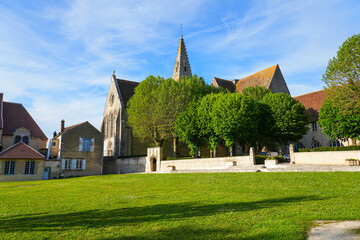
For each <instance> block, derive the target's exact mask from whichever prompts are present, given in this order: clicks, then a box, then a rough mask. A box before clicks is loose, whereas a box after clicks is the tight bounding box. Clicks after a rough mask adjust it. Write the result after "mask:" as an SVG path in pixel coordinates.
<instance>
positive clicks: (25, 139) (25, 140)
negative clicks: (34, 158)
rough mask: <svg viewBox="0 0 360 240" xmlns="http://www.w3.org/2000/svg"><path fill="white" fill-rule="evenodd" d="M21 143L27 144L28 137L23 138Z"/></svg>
mask: <svg viewBox="0 0 360 240" xmlns="http://www.w3.org/2000/svg"><path fill="white" fill-rule="evenodd" d="M22 141H23V143H25V144H29V137H28V136H23V138H22Z"/></svg>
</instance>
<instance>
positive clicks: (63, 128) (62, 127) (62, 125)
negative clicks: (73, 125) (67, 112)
mask: <svg viewBox="0 0 360 240" xmlns="http://www.w3.org/2000/svg"><path fill="white" fill-rule="evenodd" d="M64 130H65V120H64V119H63V120H61V128H60V133H63V132H64Z"/></svg>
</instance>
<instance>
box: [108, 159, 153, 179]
mask: <svg viewBox="0 0 360 240" xmlns="http://www.w3.org/2000/svg"><path fill="white" fill-rule="evenodd" d="M145 159H146V157H132V158H118V159H115V158H104V165H103V174H104V175H106V174H120V173H121V174H122V173H138V172H145Z"/></svg>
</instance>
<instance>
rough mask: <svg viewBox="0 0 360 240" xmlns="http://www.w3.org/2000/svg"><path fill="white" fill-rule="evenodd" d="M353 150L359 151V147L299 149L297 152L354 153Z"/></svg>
mask: <svg viewBox="0 0 360 240" xmlns="http://www.w3.org/2000/svg"><path fill="white" fill-rule="evenodd" d="M354 150H360V146H341V147H317V148H314V149H308V148H299V149H298V152H327V151H354Z"/></svg>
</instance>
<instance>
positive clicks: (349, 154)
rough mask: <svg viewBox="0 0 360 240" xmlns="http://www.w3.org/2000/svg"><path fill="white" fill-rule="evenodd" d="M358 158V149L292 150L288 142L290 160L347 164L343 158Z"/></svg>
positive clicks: (293, 161) (304, 162)
mask: <svg viewBox="0 0 360 240" xmlns="http://www.w3.org/2000/svg"><path fill="white" fill-rule="evenodd" d="M349 158H354V159H360V151H359V150H357V151H328V152H294V145H293V144H290V160H291V162H292V163H295V164H304V165H305V164H306V165H348V163H347V162H346V161H345V159H349Z"/></svg>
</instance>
